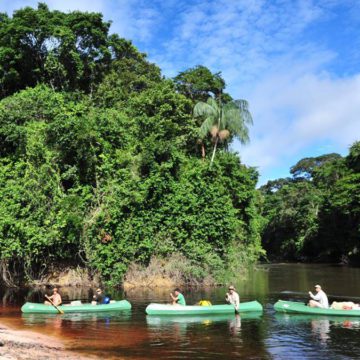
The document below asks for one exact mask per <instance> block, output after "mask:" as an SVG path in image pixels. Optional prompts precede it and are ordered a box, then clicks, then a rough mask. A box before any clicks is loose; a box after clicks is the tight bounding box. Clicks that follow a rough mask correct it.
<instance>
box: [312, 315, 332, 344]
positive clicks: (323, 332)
mask: <svg viewBox="0 0 360 360" xmlns="http://www.w3.org/2000/svg"><path fill="white" fill-rule="evenodd" d="M311 330H312V333H313V335H314V336H315V337H318V339H319V340H320V342H321V343H322V344H323V345H326V342H327V341H328V340H329V339H330V335H329V333H330V320H328V319H322V320H311Z"/></svg>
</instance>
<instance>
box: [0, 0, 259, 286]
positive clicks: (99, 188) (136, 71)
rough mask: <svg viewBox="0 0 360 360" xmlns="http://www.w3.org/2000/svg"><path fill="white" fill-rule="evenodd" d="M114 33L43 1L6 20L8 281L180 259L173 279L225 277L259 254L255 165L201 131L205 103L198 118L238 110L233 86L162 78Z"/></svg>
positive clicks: (2, 232) (2, 153)
mask: <svg viewBox="0 0 360 360" xmlns="http://www.w3.org/2000/svg"><path fill="white" fill-rule="evenodd" d="M109 27H110V23H107V22H104V21H103V19H102V15H101V14H97V13H83V12H78V11H75V12H69V13H63V12H60V11H50V10H49V9H48V7H47V6H46V5H45V4H39V6H38V8H37V9H33V8H30V7H26V8H24V9H21V10H18V11H16V12H14V14H13V15H12V16H8V15H6V14H0V99H1V101H0V271H1V278H2V280H3V281H5V282H6V283H7V284H8V285H11V284H16V283H20V282H22V281H24V280H26V281H32V280H35V279H41V277H43V276H45V275H47V274H48V273H51V272H54V271H55V270H57V269H64V268H66V267H77V266H80V267H82V268H85V269H88V270H89V272H90V273H94V274H95V273H97V274H100V275H101V276H102V279H103V280H105V281H107V282H108V283H109V284H113V285H119V284H121V282H122V281H123V278H124V274H125V273H126V271H127V269H128V267H129V265H130V264H132V263H135V264H142V265H145V266H146V264H149V262H150V261H151V259H152V258H153V257H157V258H159V259H164V260H166V258H167V257H169V256H170V254H179V255H178V256H175V257H173V258H175V259H182V261H180V262H179V263H178V264H175V265H174V267H175V268H174V269H172V270H171V271H174V272H177V271H178V269H179V268H180V269H181V271H182V274H184V277H185V279H190V278H196V279H197V281H201V280H202V279H204V278H206V277H209V276H211V277H212V278H213V279H214V281H224V279H225V277H226V276H227V275H229V274H238V273H239V271H240V270H241V268H243V267H245V266H246V265H247V264H249V263H252V262H254V261H256V260H257V259H258V258H259V255H261V254H262V253H263V251H262V248H261V241H260V231H261V227H262V221H263V218H262V217H261V215H260V214H259V211H258V209H259V206H258V202H259V199H260V196H259V192H258V191H257V190H256V188H255V186H256V183H257V179H258V173H257V171H256V170H255V169H254V168H251V167H247V166H245V165H243V164H242V163H241V161H240V158H239V156H238V155H237V154H234V153H232V152H229V151H228V144H229V143H230V142H231V141H232V139H233V138H234V136H236V133H232V131H231V129H232V128H231V127H230V128H229V129H223V128H220V127H218V128H216V127H215V130H214V128H212V129H210V130H212V132H211V131H210V132H207V133H206V134H205V133H204V131H202V132H200V129H202V130H204V129H205V128H204V126H202V125H203V122H204V121H205V120H206V119H207V117H206V111H207V110H206V109H209V108H207V107H206V106H205V105H204V106H203V107H202V108H201V109H200V110H201V111H202V112H201V114H203V115H204V116H203V117H201V116H199V117H196V118H194V116H193V109H194V106H195V104H196V103H198V102H199V101H203V102H206V101H208V100H209V98H210V99H213V100H214V101H215V103H214V104H215V105H216V106H215V107H213V109H217V110H218V109H221V106H222V104H230V103H231V101H232V98H231V96H230V95H229V94H227V93H225V92H224V89H225V82H224V80H223V79H222V77H221V74H220V73H216V74H213V73H211V72H210V71H209V70H208V69H207V68H206V67H203V66H197V67H195V68H192V69H189V70H186V71H184V72H182V73H180V74H179V75H178V76H177V77H175V78H174V79H165V78H164V77H163V76H162V75H161V71H160V69H159V68H158V67H157V66H156V65H155V64H152V63H150V62H149V61H148V60H147V58H146V55H144V54H142V53H140V52H139V51H138V50H137V49H136V48H135V47H134V46H133V45H132V44H131V42H130V41H127V40H124V39H122V38H120V37H119V36H117V35H114V34H113V35H110V34H109ZM233 104H234V105H233V106H237V104H240V103H239V102H233ZM242 104H246V103H244V102H243V103H242ZM228 109H229V112H230V113H231V111H233V110H234V109H231V108H230V107H229V108H228ZM211 111H212V110H211ZM209 124H211V123H209V122H208V124H207V125H209ZM225 130H226V131H225ZM244 130H246V127H243V128H242V131H244ZM243 133H244V132H243ZM204 134H205V135H206V136H204ZM244 134H245V135H246V134H247V133H246V132H245V133H244ZM214 144H216V145H217V147H216V146H214ZM213 149H214V151H213ZM215 150H216V151H217V152H216V158H215V161H214V163H213V165H212V166H211V167H210V166H209V164H210V157H211V154H212V153H214V154H215ZM159 263H161V262H159ZM169 271H170V270H169ZM171 271H170V272H171ZM219 279H220V280H219Z"/></svg>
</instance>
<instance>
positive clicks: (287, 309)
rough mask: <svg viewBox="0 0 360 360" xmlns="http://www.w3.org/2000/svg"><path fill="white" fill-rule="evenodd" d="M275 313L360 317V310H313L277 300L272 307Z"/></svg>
mask: <svg viewBox="0 0 360 360" xmlns="http://www.w3.org/2000/svg"><path fill="white" fill-rule="evenodd" d="M274 309H275V311H278V312H283V313H288V314H314V315H331V316H333V315H334V316H358V317H360V310H335V309H321V308H313V307H310V306H307V305H305V304H304V303H301V302H296V301H283V300H279V301H277V302H276V303H275V305H274Z"/></svg>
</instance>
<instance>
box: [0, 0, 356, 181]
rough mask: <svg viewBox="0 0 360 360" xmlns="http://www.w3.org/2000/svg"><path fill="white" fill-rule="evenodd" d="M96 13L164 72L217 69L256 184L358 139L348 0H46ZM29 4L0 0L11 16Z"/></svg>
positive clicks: (352, 11)
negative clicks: (247, 116)
mask: <svg viewBox="0 0 360 360" xmlns="http://www.w3.org/2000/svg"><path fill="white" fill-rule="evenodd" d="M44 2H45V3H47V4H48V5H49V7H50V8H51V9H59V10H63V11H68V10H75V9H77V10H83V11H99V12H102V13H103V14H104V19H105V20H112V22H113V23H112V27H111V31H112V32H117V33H119V34H120V35H121V36H123V37H126V38H129V39H131V40H132V41H133V42H134V44H135V45H136V46H137V47H138V48H139V49H140V50H141V51H143V52H146V53H147V54H148V56H149V59H150V60H151V61H153V62H156V63H157V64H158V65H159V66H160V67H161V68H162V70H163V73H164V74H165V75H166V76H174V75H176V74H177V73H178V72H179V71H182V70H185V69H187V68H189V67H193V66H195V65H198V64H202V65H205V66H207V67H209V68H210V69H211V70H212V71H215V72H217V71H221V72H222V74H223V77H224V79H225V81H226V83H227V89H228V91H229V92H230V94H231V95H232V96H233V97H234V98H243V99H247V100H248V101H249V102H250V110H251V112H252V114H253V117H254V126H253V127H252V128H251V132H250V136H251V143H250V144H249V145H247V146H241V145H240V144H238V143H235V144H233V149H234V150H236V151H238V152H239V154H240V156H241V158H242V161H243V162H244V163H246V164H248V165H252V166H256V167H258V169H259V171H260V173H261V178H260V184H263V183H265V182H266V181H267V180H269V179H275V178H278V177H284V176H288V175H289V168H290V167H291V166H292V165H294V164H295V163H296V162H297V161H298V160H300V159H301V158H303V157H307V156H317V155H321V154H324V153H329V152H338V153H340V154H342V155H346V154H347V152H348V148H349V146H350V145H351V144H352V143H353V142H354V141H355V140H360V31H359V29H360V1H358V0H318V1H311V0H302V1H294V0H292V1H291V0H277V1H265V0H243V1H242V0H238V1H235V0H216V1H213V0H200V1H191V0H189V1H186V0H176V1H175V0H167V1H165V0H164V1H159V0H152V1H141V0H113V1H110V0H92V1H86V0H78V1H76V0H72V1H67V0H47V1H44ZM27 5H29V6H36V5H37V1H32V0H13V1H12V2H10V1H8V0H6V1H3V0H0V11H5V12H8V13H10V14H11V13H12V11H13V10H15V9H18V8H20V7H23V6H27Z"/></svg>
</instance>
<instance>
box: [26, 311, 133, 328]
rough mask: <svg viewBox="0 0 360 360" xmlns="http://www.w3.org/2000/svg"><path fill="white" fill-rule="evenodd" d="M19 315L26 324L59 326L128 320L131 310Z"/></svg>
mask: <svg viewBox="0 0 360 360" xmlns="http://www.w3.org/2000/svg"><path fill="white" fill-rule="evenodd" d="M21 317H22V319H23V322H24V324H25V325H27V326H31V325H36V324H49V325H52V324H54V325H56V327H59V324H62V323H66V325H67V326H68V325H69V323H90V322H97V323H105V324H109V323H110V322H111V321H112V320H113V321H116V322H118V321H119V320H121V321H129V319H130V317H131V310H123V311H109V312H99V313H65V314H63V315H61V314H25V313H22V314H21Z"/></svg>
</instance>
